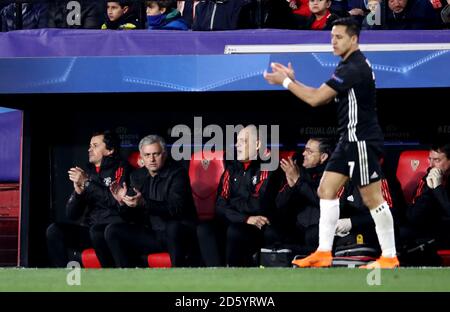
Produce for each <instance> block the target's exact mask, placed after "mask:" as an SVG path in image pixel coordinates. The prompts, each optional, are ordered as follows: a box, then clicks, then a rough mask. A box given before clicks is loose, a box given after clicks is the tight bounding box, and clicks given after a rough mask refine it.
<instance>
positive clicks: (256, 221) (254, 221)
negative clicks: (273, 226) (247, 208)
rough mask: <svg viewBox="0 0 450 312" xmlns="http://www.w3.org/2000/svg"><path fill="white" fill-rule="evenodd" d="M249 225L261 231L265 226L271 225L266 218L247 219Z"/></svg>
mask: <svg viewBox="0 0 450 312" xmlns="http://www.w3.org/2000/svg"><path fill="white" fill-rule="evenodd" d="M247 224H251V225H254V226H256V227H257V228H258V229H260V230H261V229H262V227H263V226H264V225H266V224H270V222H269V219H267V218H266V217H264V216H251V217H249V218H248V219H247Z"/></svg>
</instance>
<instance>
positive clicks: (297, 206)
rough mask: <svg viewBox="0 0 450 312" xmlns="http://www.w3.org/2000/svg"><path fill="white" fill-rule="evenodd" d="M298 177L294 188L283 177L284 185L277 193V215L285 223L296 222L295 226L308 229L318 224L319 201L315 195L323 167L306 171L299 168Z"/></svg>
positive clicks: (301, 167)
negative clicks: (280, 216)
mask: <svg viewBox="0 0 450 312" xmlns="http://www.w3.org/2000/svg"><path fill="white" fill-rule="evenodd" d="M299 169H300V177H299V178H298V180H297V182H296V183H295V185H294V186H292V187H290V186H289V184H287V181H286V177H284V185H283V187H282V189H281V190H280V191H279V193H278V195H277V198H276V204H277V209H278V212H279V214H281V215H282V218H283V220H284V221H286V222H287V223H290V222H289V220H296V222H297V225H301V226H303V227H308V226H310V225H314V224H319V217H320V199H319V196H318V195H317V189H318V187H319V183H320V179H321V178H322V175H323V172H324V170H325V165H319V166H317V167H314V168H310V169H306V168H305V167H303V166H300V167H299Z"/></svg>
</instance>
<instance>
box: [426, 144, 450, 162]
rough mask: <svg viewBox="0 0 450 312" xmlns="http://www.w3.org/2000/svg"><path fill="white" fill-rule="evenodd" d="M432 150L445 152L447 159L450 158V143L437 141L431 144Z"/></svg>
mask: <svg viewBox="0 0 450 312" xmlns="http://www.w3.org/2000/svg"><path fill="white" fill-rule="evenodd" d="M431 150H432V151H435V152H438V153H444V154H445V156H446V157H447V159H450V143H435V144H433V145H432V146H431Z"/></svg>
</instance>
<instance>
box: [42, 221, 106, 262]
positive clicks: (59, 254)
mask: <svg viewBox="0 0 450 312" xmlns="http://www.w3.org/2000/svg"><path fill="white" fill-rule="evenodd" d="M107 225H108V224H95V225H93V226H91V227H87V226H81V225H74V224H64V223H52V224H50V226H49V227H48V228H47V246H48V255H49V259H50V262H51V265H52V266H54V267H64V268H65V267H66V266H67V264H68V263H69V262H70V261H74V260H75V261H80V259H79V257H76V254H75V253H74V251H75V252H80V251H82V250H83V249H86V248H94V249H95V253H96V254H97V257H98V259H99V261H100V264H101V265H102V267H104V268H108V267H112V266H113V265H114V261H113V258H112V256H111V253H110V252H109V248H108V245H107V244H106V240H105V228H106V226H107Z"/></svg>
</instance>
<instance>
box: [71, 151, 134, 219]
mask: <svg viewBox="0 0 450 312" xmlns="http://www.w3.org/2000/svg"><path fill="white" fill-rule="evenodd" d="M85 172H86V173H87V175H88V181H87V182H86V183H85V189H84V192H83V193H81V194H80V195H79V194H77V193H76V192H75V191H74V192H73V193H72V195H71V196H70V198H69V200H68V202H67V204H66V209H67V215H68V217H69V218H70V219H73V220H75V219H78V218H80V217H82V224H86V225H89V226H90V225H94V224H105V223H113V222H120V221H122V219H121V217H120V215H119V204H118V202H117V201H116V199H115V198H114V197H113V196H112V194H111V191H110V190H109V187H110V186H111V184H112V183H113V182H115V181H116V180H118V181H119V183H120V185H122V183H123V182H125V183H127V185H128V184H129V183H128V181H129V172H130V169H129V165H128V163H127V162H126V161H123V160H121V159H120V158H119V157H117V156H108V157H104V158H103V160H102V163H101V164H100V171H99V172H98V173H97V171H96V168H95V166H94V165H92V164H88V165H87V169H86V170H85Z"/></svg>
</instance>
